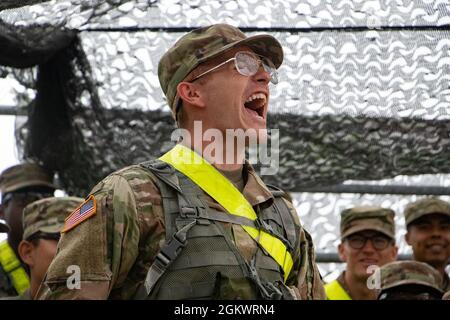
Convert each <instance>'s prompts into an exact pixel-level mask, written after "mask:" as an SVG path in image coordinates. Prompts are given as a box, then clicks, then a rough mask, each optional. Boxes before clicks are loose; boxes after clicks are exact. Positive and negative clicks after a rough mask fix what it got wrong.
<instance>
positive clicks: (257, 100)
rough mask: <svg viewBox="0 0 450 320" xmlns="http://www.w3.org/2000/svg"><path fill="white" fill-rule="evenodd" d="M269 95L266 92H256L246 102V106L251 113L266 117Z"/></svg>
mask: <svg viewBox="0 0 450 320" xmlns="http://www.w3.org/2000/svg"><path fill="white" fill-rule="evenodd" d="M266 102H267V97H266V95H265V94H264V93H254V94H252V95H251V96H250V97H248V98H247V100H246V101H245V103H244V107H245V109H246V110H247V112H249V113H250V114H252V115H254V116H259V117H261V118H263V119H264V107H265V105H266Z"/></svg>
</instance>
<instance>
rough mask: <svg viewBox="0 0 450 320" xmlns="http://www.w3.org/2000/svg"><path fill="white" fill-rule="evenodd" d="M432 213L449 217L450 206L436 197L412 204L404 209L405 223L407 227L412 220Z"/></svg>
mask: <svg viewBox="0 0 450 320" xmlns="http://www.w3.org/2000/svg"><path fill="white" fill-rule="evenodd" d="M433 213H440V214H444V215H447V216H449V217H450V204H449V203H448V202H446V201H443V200H441V199H439V198H436V197H430V198H424V199H420V200H418V201H415V202H412V203H410V204H408V205H407V206H406V208H405V212H404V214H405V223H406V225H409V224H410V223H411V222H413V221H414V220H417V219H419V218H420V217H423V216H425V215H427V214H433Z"/></svg>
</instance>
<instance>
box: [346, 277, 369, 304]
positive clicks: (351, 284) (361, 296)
mask: <svg viewBox="0 0 450 320" xmlns="http://www.w3.org/2000/svg"><path fill="white" fill-rule="evenodd" d="M344 279H345V285H346V287H347V290H348V291H349V293H350V296H351V297H352V300H376V293H375V290H371V289H369V288H368V287H367V279H361V278H359V277H355V276H353V275H352V274H351V273H350V272H345V274H344Z"/></svg>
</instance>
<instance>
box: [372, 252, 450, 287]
mask: <svg viewBox="0 0 450 320" xmlns="http://www.w3.org/2000/svg"><path fill="white" fill-rule="evenodd" d="M380 280H381V285H380V292H382V291H384V290H387V289H391V288H394V287H399V286H403V285H411V284H416V285H422V286H426V287H429V288H432V289H434V290H435V291H437V292H438V293H439V294H442V293H443V291H442V290H441V285H442V277H441V275H440V274H439V272H438V271H437V270H436V269H434V268H433V267H432V266H430V265H428V264H426V263H424V262H419V261H409V260H408V261H394V262H391V263H388V264H385V265H384V266H382V267H381V268H380Z"/></svg>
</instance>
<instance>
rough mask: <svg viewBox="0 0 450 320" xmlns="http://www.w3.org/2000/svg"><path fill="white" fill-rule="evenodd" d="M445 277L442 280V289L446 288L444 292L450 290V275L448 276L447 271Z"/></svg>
mask: <svg viewBox="0 0 450 320" xmlns="http://www.w3.org/2000/svg"><path fill="white" fill-rule="evenodd" d="M443 278H444V279H443V281H442V290H444V292H446V291H450V277H449V276H448V273H447V272H444V277H443Z"/></svg>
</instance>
